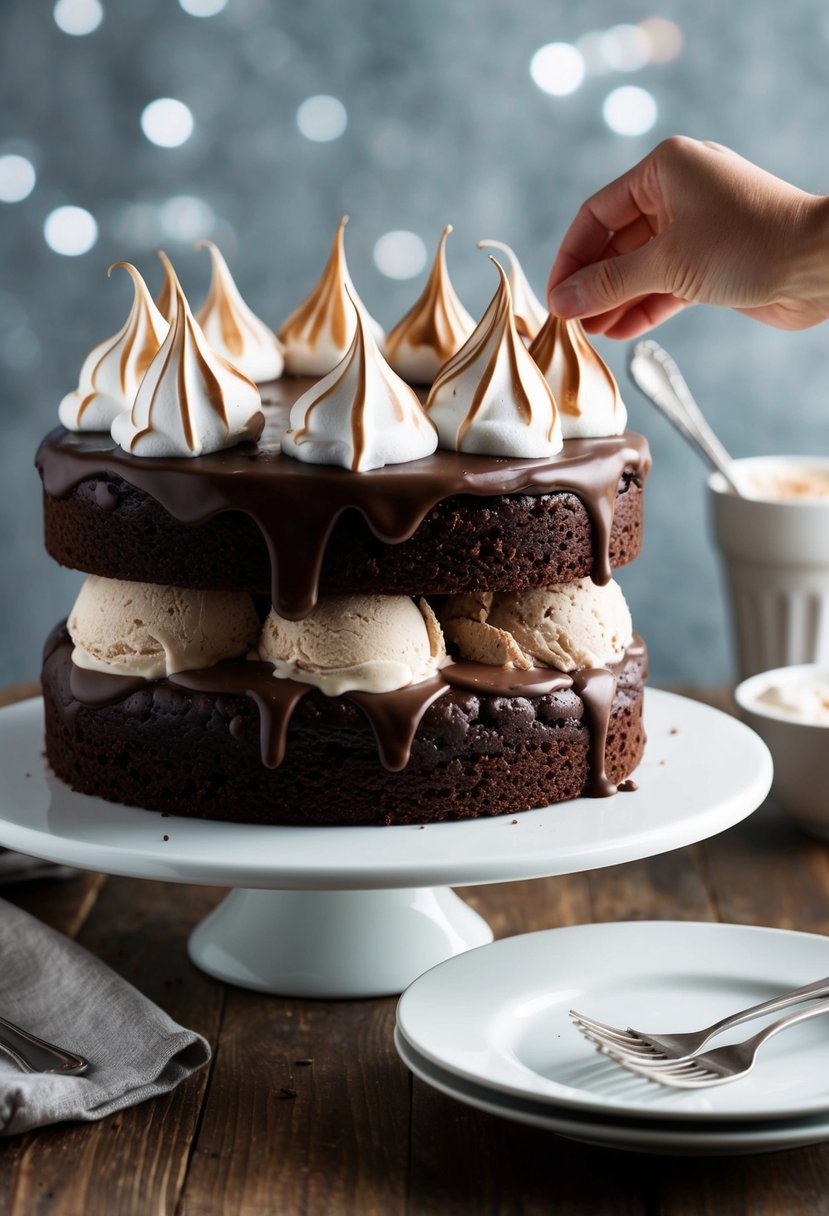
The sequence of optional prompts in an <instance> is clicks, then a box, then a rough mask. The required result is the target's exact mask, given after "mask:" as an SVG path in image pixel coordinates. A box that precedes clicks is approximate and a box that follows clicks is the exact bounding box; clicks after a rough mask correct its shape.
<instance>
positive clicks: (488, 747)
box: [37, 224, 650, 825]
mask: <svg viewBox="0 0 829 1216" xmlns="http://www.w3.org/2000/svg"><path fill="white" fill-rule="evenodd" d="M449 231H451V229H447V230H445V231H444V233H443V236H442V237H441V240H440V243H439V246H438V252H437V256H436V259H435V264H434V266H433V269H432V272H431V274H430V276H429V279H428V282H427V284H426V287H425V288H424V292H423V295H422V296H421V297H420V299H419V300H418V301H417V302H416V304H415V305H414V306H413V308H412V309H411V310H410V312H409V313H407V314H406V316H405V317H404V318H403V319H402V320H401V321H400V322H399V323H398V324H397V325H396V326H395V327H394V329H393V330H392V331H391V333H390V335H389V339H388V340H387V339H385V338H384V335H383V332H382V330H381V329H380V327H379V326H378V324H377V322H376V321H374V320H373V319H372V318H370V317H369V316H368V313H367V312H366V310H365V306H364V305H363V304H362V302H361V300H360V299H359V297H358V295H357V293H356V291H355V289H354V287H353V284H352V282H351V279H350V277H349V274H348V270H347V267H346V264H345V256H344V250H343V224H341V225H340V227H339V228H338V231H337V235H336V237H335V241H334V246H333V249H332V252H331V256H330V258H329V261H328V264H327V266H326V268H325V271H324V273H323V276H322V278H321V280H320V282H319V284H318V285H317V287H316V288H315V290H314V291H313V292H312V293H311V295H310V296H309V297H308V299H307V300H306V301H305V302H304V303H303V304H302V305H301V306H300V307H299V308H298V309H297V310H296V312H295V313H294V314H293V315H292V316H291V317H290V318H289V319H288V321H286V322H285V324H284V325H283V326H282V327H281V329H280V330H279V335H278V337H277V336H276V335H274V334H273V333H272V331H270V330H269V329H268V327H267V326H265V325H264V323H263V322H261V321H260V320H259V319H258V318H257V317H255V316H254V314H253V313H251V312H250V310H249V309H248V308H247V306H246V305H245V304H244V301H243V300H242V298H241V296H240V294H239V292H238V289H237V288H236V286H235V284H234V283H233V280H232V278H231V277H230V272H229V270H228V268H227V266H226V265H225V263H224V261H223V259H222V258H221V255H220V254H219V252H218V250H216V249H215V247H212V246H209V249H210V254H211V257H212V261H213V279H212V283H211V288H210V293H209V296H208V298H207V301H206V302H205V304H204V306H203V307H202V308H201V309H200V310H199V312H198V314H197V317H198V319H196V317H194V315H193V313H192V312H191V311H190V308H189V305H188V303H187V300H186V298H185V296H184V293H183V291H182V289H181V286H180V284H179V283H178V280H177V278H176V276H175V272H174V271H173V269H172V267H171V266H170V264H169V262H167V261H166V259H165V274H166V279H165V287H164V290H163V292H162V295H161V296H160V297H159V302H158V305H156V304H154V303H153V301H152V299H151V297H150V295H149V293H148V291H147V288H146V286H145V284H144V282H143V279H142V278H141V276H140V275H139V273H138V271H137V270H135V269H134V268H133V267H127V269H128V271H129V273H130V275H131V277H132V280H133V285H134V289H135V299H134V304H133V307H132V310H131V312H130V315H129V317H128V319H127V321H126V322H125V324H124V326H123V328H122V329H121V330H120V331H119V333H118V334H116V335H115V336H114V337H113V338H111V339H108V340H107V341H106V342H104V343H101V345H100V346H98V347H96V348H95V350H93V352H92V354H91V355H90V356H89V357H88V359H87V360H86V362H85V364H84V367H83V369H82V371H81V377H80V384H79V387H78V389H77V390H76V391H75V392H73V393H70V394H68V395H67V397H66V398H64V401H63V402H62V403H61V407H60V419H61V422H62V424H63V426H62V427H60V428H58V429H56V430H54V431H52V432H51V433H50V434H49V435H47V437H46V438H45V439H44V441H43V443H42V444H41V446H40V449H39V451H38V456H37V466H38V470H39V472H40V475H41V478H42V481H43V491H44V512H45V532H46V547H47V550H48V551H49V553H50V554H51V555H52V556H53V557H54V558H55V559H56V560H57V561H59V562H61V563H62V564H63V565H66V566H70V567H73V568H75V569H79V570H82V571H84V572H85V573H86V574H87V575H88V578H87V580H86V582H85V584H84V586H83V588H82V591H81V593H80V596H79V598H78V601H77V602H76V604H75V606H74V608H73V610H72V611H71V613H70V614H69V618H68V620H67V622H66V623H64V624H61V625H58V626H57V627H56V628H55V630H54V631H53V633H52V635H51V636H50V638H49V640H48V642H47V645H46V650H45V655H44V665H43V690H44V702H45V709H46V750H47V756H48V759H49V762H50V764H51V766H52V768H53V770H54V772H55V773H56V774H57V776H58V777H60V778H61V779H62V780H64V781H65V782H67V783H68V784H69V785H71V786H72V788H74V789H76V790H80V791H82V792H85V793H90V794H97V795H99V796H101V797H103V798H105V799H108V800H110V801H114V802H120V803H125V804H127V805H133V806H140V807H144V808H147V809H150V810H157V811H164V812H167V813H172V814H177V815H189V816H196V817H201V818H205V819H223V820H232V821H238V822H258V823H283V824H315V823H316V824H343V825H346V824H347V825H356V824H368V823H389V824H391V823H400V824H403V823H427V822H430V821H436V820H442V819H447V818H453V819H462V818H472V817H477V816H482V815H497V814H503V813H513V812H516V811H521V810H525V809H528V808H530V807H535V806H543V805H547V804H550V803H556V802H562V801H565V800H568V799H572V798H576V797H578V796H580V795H583V794H587V795H592V796H605V795H608V794H611V793H615V791H616V789H617V787H618V785H619V783H620V782H623V781H624V780H625V779H626V778H628V777H629V775H630V774H631V772H632V771H633V770H634V769H635V767H636V766H637V764H638V763H639V760H640V758H641V755H642V749H643V746H644V734H643V728H642V704H643V695H644V682H645V677H646V674H647V672H646V669H647V657H646V650H645V646H644V643H643V642H642V640H641V639H640V638H639V637H638V636H636V635H635V634H634V633H633V629H632V624H631V620H630V614H629V612H628V609H627V605H626V604H625V602H624V598H623V596H622V593H621V591H620V589H619V587H618V585H617V584H616V583H615V582H614V581H613V579H612V574H613V571H614V570H615V569H616V568H618V567H619V566H621V565H623V564H625V563H627V562H629V561H631V560H632V559H633V558H635V557H636V556H637V554H638V552H639V549H640V546H641V534H642V500H643V484H644V480H645V477H646V475H647V471H648V468H649V463H650V460H649V453H648V448H647V444H646V442H645V440H644V439H643V438H642V437H641V436H639V435H636V434H634V433H633V432H630V431H626V430H625V429H624V428H625V421H626V414H625V410H624V406H623V404H622V402H621V400H620V398H619V394H618V390H617V388H616V385H615V382H614V381H613V377H612V376H611V374H610V372H609V371H608V369H607V368H606V366H605V365H604V363H603V362H602V361H601V359H600V358H599V356H598V354H597V353H596V352H595V351H594V350H593V349H592V347H590V345H589V343H588V342H587V339H586V338H585V336H584V334H583V332H582V331H581V329H580V327H578V325H577V323H570V322H561V321H558V320H556V319H555V318H546V319H545V318H544V316H543V313H542V310H541V308H540V305H538V301H537V300H535V298H534V297H533V296H532V293H531V289H530V288H529V285H528V284H526V280H524V279H523V275H522V272H521V269H520V266H519V265H518V263H517V261H515V259H514V255H512V254H511V251H509V250H508V249H506V247H504V246H500V245H498V246H497V247H498V248H500V249H504V251H505V253H506V254H507V256H508V257H509V259H510V266H511V271H510V278H509V280H508V279H507V276H506V275H505V274H504V272H503V270H501V267H500V266H499V265H498V263H495V270H496V272H497V275H498V288H497V291H496V293H495V295H494V297H493V299H492V301H491V303H490V305H489V307H488V308H487V310H486V312H485V313H484V315H483V317H482V318H481V320H480V322H479V323H478V324H477V325H476V324H475V322H474V321H473V320H472V318H471V317H470V316H469V314H468V313H467V312H466V310H465V309H464V308H463V306H462V305H461V303H460V301H459V300H458V299H457V297H456V296H455V294H454V291H453V289H452V287H451V284H450V282H449V278H448V273H447V270H446V260H445V242H446V237H447V235H448V232H449ZM493 244H494V243H493ZM513 304H514V306H513ZM283 373H284V374H283ZM404 377H405V378H404ZM413 386H414V387H413ZM430 386H431V387H430Z"/></svg>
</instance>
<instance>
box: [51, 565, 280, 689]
mask: <svg viewBox="0 0 829 1216" xmlns="http://www.w3.org/2000/svg"><path fill="white" fill-rule="evenodd" d="M68 628H69V634H70V636H71V638H72V641H73V642H74V643H75V649H74V650H73V652H72V662H73V663H75V665H76V666H78V667H87V668H90V669H91V670H92V671H107V672H112V673H113V674H115V675H128V676H143V678H144V679H145V680H158V679H160V678H161V677H162V676H169V675H173V673H174V672H177V671H192V670H194V669H196V668H199V667H211V666H212V665H213V664H214V663H218V662H219V661H220V660H221V659H230V658H235V657H236V656H238V655H244V654H246V653H247V651H248V650H249V649H250V648H251V647H252V646H255V644H256V639H257V637H258V635H259V617H258V616H257V614H256V609H255V608H254V606H253V600H252V599H251V598H250V596H249V595H242V594H240V593H238V592H235V591H189V590H187V589H185V588H183V587H162V586H158V585H156V584H154V583H129V582H122V581H121V580H120V579H114V578H99V577H98V576H97V575H95V574H91V575H89V577H88V578H87V579H86V582H85V583H84V585H83V587H81V591H80V595H79V596H78V598H77V600H76V601H75V606H74V608H73V609H72V612H71V614H70V616H69V622H68Z"/></svg>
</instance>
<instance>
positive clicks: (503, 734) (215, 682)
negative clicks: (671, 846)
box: [43, 629, 647, 824]
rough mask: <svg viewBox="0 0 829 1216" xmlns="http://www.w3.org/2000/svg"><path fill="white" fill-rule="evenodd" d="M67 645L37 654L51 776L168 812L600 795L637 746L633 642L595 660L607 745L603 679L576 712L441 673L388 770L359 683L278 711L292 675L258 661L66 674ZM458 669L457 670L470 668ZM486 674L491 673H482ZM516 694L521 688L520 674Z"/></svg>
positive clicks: (639, 678) (243, 814) (371, 812)
mask: <svg viewBox="0 0 829 1216" xmlns="http://www.w3.org/2000/svg"><path fill="white" fill-rule="evenodd" d="M71 653H72V643H71V641H70V639H69V637H68V634H67V633H66V632H65V630H63V629H60V630H56V631H55V634H53V636H52V638H51V639H50V640H49V643H48V644H47V647H46V654H45V660H44V666H43V693H44V701H45V709H46V731H47V740H48V750H49V760H50V763H51V765H52V768H53V770H54V772H55V773H56V775H57V776H58V777H60V778H61V779H62V780H64V781H66V782H67V783H68V784H69V785H71V786H72V788H73V789H76V790H81V791H82V792H84V793H89V794H97V795H99V796H100V797H103V798H108V799H110V800H111V801H113V802H121V803H125V804H127V805H130V806H143V807H147V808H149V809H151V810H157V811H166V812H169V813H170V814H175V815H185V816H195V817H198V818H203V819H222V820H234V821H236V822H240V823H294V824H371V823H384V824H402V823H428V822H435V821H438V820H444V819H468V818H475V817H478V816H488V815H500V814H505V813H507V812H512V811H520V810H524V809H526V808H527V807H528V806H545V805H547V804H549V803H555V802H562V801H564V800H566V799H569V798H576V797H578V796H579V795H580V794H583V793H586V792H587V793H590V792H607V791H606V790H605V791H602V789H601V785H602V783H605V782H607V783H612V784H613V786H614V788H615V785H616V784H617V783H618V782H620V781H622V780H623V779H624V778H625V777H627V776H628V775H629V774H630V773H631V772H632V771H633V770H634V769H635V768H636V766H637V764H638V763H639V761H640V759H641V756H642V751H643V748H644V741H645V738H644V731H643V728H642V702H643V694H644V681H645V677H646V674H647V658H646V653H645V649H644V646H643V645H642V644H641V641H638V640H637V644H635V645H634V646H632V647H630V648H629V650H628V653H627V655H626V656H625V658H624V660H623V661H622V662H621V663H619V664H615V665H614V666H613V667H612V668H610V671H611V674H612V676H613V677H614V678H615V689H611V694H610V695H611V702H610V706H609V708H610V714H609V721H608V725H607V739H606V746H601V741H600V742H599V746H598V748H597V746H596V744H597V734H598V735H601V733H602V727H601V725H600V724H599V721H600V719H601V708H600V701H601V697H602V695H605V693H606V690H605V692H599V698H598V700H597V701H596V702H595V705H596V711H597V712H596V716H595V717H594V719H593V721H592V722H591V720H590V713H589V712H588V711H586V709H585V701H584V700H583V699H582V696H580V695H579V694H578V693H576V691H574V689H573V688H572V687H569V688H562V689H558V690H556V691H553V692H550V693H545V694H542V695H540V696H533V695H529V696H502V695H501V696H499V695H497V694H495V693H493V692H488V693H482V692H474V691H471V690H469V689H465V688H461V687H457V686H454V685H451V684H450V685H449V687H448V688H447V689H446V690H445V691H444V692H443V695H441V696H438V697H437V699H435V700H432V701H431V703H428V704H426V706H425V708H424V709H423V711H422V717H420V718H419V720H418V722H417V727H416V730H415V731H414V733H413V738H412V742H411V750H410V753H409V755H408V758H407V760H406V763H405V766H404V767H402V768H400V769H398V770H397V771H395V770H391V769H389V768H387V767H385V766H384V765H383V764H382V763H381V760H380V757H379V755H378V735H379V736H380V743H381V745H382V743H383V742H384V740H383V732H384V724H383V722H382V720H378V719H376V718H374V719H372V718H370V717H369V716H368V714H367V713H366V698H367V697H369V698H370V697H371V696H372V694H356V695H355V696H354V697H353V699H351V698H349V697H347V696H341V697H327V696H324V695H323V694H322V693H321V692H319V691H317V690H316V689H312V688H310V686H309V685H296V686H295V690H294V691H295V692H298V693H299V698H300V699H299V700H298V701H297V702H296V703H295V704H294V706H293V710H292V712H290V711H289V712H286V701H285V700H284V699H283V698H282V697H279V698H278V699H276V698H277V693H278V692H279V693H282V694H284V693H285V691H286V690H285V689H284V688H280V689H277V686H282V685H284V684H286V683H291V682H290V681H276V680H274V678H273V675H272V672H271V671H270V669H267V668H265V665H264V664H250V663H244V662H243V661H237V662H235V663H234V662H232V661H231V662H230V663H227V664H222V665H219V667H217V668H213V669H211V670H210V671H209V672H203V673H198V675H196V673H193V672H187V673H184V675H183V677H182V678H181V682H179V680H178V679H177V677H172V678H171V679H162V680H157V681H152V682H149V683H148V682H145V681H130V680H128V679H127V680H124V679H123V678H122V677H118V676H110V675H105V674H99V673H93V672H86V671H79V669H77V668H75V669H74V670H73V665H72V662H71ZM458 666H459V667H463V665H462V664H458ZM468 666H469V669H470V674H473V675H474V674H478V675H479V674H480V670H479V669H478V672H477V673H475V671H474V665H471V664H470V665H468ZM239 668H243V670H242V672H241V673H240V671H239ZM447 670H448V671H449V672H450V673H451V668H450V669H447ZM553 674H554V673H551V672H548V673H547V675H548V676H550V675H553ZM73 676H74V678H73ZM79 676H80V678H79ZM446 678H447V680H451V679H452V675H451V674H449V675H448V676H447V677H446ZM460 678H461V679H462V678H463V676H462V675H461V677H460ZM490 678H491V679H492V680H493V683H495V682H497V678H498V672H497V669H496V670H495V671H494V672H493V674H492V676H491V677H490ZM240 680H241V685H240ZM188 685H190V686H191V687H188ZM199 685H201V688H200V687H199ZM193 686H195V687H193ZM240 686H241V687H248V688H250V689H251V693H250V694H246V693H245V692H241V691H240ZM491 686H492V685H491ZM417 688H419V689H420V692H419V694H418V695H417V696H416V697H414V698H412V697H411V696H410V698H409V701H410V704H409V705H408V706H406V707H404V709H405V711H407V712H408V713H409V714H410V716H411V717H412V719H414V718H416V716H417V713H418V711H419V710H420V709H421V705H422V703H423V702H426V701H428V699H429V697H430V696H434V693H435V689H434V688H433V687H431V686H429V687H427V688H424V687H423V686H422V685H420V686H417ZM73 690H74V691H73ZM401 691H402V692H404V693H409V694H411V693H412V692H414V690H413V689H404V690H401ZM527 691H528V692H530V693H532V691H533V689H532V687H531V685H529V684H528V688H527ZM582 691H583V690H582ZM385 695H386V696H387V697H393V696H394V694H385ZM78 696H80V697H82V698H83V699H84V701H85V702H86V703H83V702H82V701H79V700H78V699H77V698H78ZM374 698H375V700H377V699H378V698H377V694H374ZM108 701H109V703H107V702H108ZM263 724H264V729H263ZM385 732H386V739H385V744H386V748H387V753H386V762H387V763H399V762H400V759H401V757H400V756H396V755H395V746H396V743H395V740H396V739H398V738H399V737H400V736H398V735H395V733H394V728H393V726H392V725H390V724H388V723H387V724H386V726H385ZM403 733H405V732H403ZM591 748H592V752H591ZM280 752H282V753H283V758H282V760H281V763H279V765H278V766H276V767H268V766H267V765H266V764H265V763H264V762H263V753H264V758H265V759H267V758H268V754H269V753H270V756H271V757H272V758H275V756H276V755H277V754H279V753H280ZM595 787H599V788H595Z"/></svg>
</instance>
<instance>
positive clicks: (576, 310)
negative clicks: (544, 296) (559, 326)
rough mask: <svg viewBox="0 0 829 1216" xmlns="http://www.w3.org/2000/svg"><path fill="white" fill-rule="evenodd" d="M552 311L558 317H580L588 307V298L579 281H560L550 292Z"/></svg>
mask: <svg viewBox="0 0 829 1216" xmlns="http://www.w3.org/2000/svg"><path fill="white" fill-rule="evenodd" d="M549 304H550V312H553V313H555V315H556V316H557V317H580V316H581V315H582V313H583V312H584V311H585V308H586V300H585V298H584V293H583V292H582V289H581V286H580V285H579V284H578V283H567V282H565V283H560V284H559V285H558V287H554V288H553V290H552V291H551V292H550V298H549Z"/></svg>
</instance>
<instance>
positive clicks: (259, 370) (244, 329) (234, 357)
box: [196, 241, 285, 384]
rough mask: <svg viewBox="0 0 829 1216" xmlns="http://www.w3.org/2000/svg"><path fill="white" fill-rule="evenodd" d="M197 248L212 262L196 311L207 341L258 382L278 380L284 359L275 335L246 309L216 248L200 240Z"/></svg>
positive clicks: (210, 243) (211, 243)
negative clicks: (205, 251)
mask: <svg viewBox="0 0 829 1216" xmlns="http://www.w3.org/2000/svg"><path fill="white" fill-rule="evenodd" d="M196 248H197V249H201V248H205V249H208V250H209V252H210V257H211V259H212V262H213V276H212V278H211V281H210V291H209V293H208V296H207V299H206V300H205V302H204V304H202V306H201V308H200V309H199V311H198V312H197V313H196V320H197V321H198V323H199V325H201V327H202V330H203V331H204V336H205V337H206V338H207V341H208V342H209V343H210V345H211V346H212V347H213V349H214V350H215V351H218V352H219V354H220V355H222V356H223V357H224V358H225V359H227V361H228V362H229V363H232V364H233V366H234V367H238V368H239V371H240V372H244V373H245V375H246V376H249V377H250V379H251V380H253V381H255V382H256V383H257V384H263V383H265V381H267V380H276V379H278V377H279V376H281V375H282V369H283V367H284V366H285V359H284V357H283V354H282V346H281V344H280V342H279V339H278V338H277V336H276V334H275V333H274V332H273V331H272V330H271V329H270V328H269V327H268V326H267V325H266V324H265V322H264V321H260V320H259V318H258V317H257V316H256V314H255V313H253V312H252V311H251V310H250V308H248V306H247V304H246V303H245V301H244V300H243V299H242V296H241V294H240V292H239V288H238V287H237V286H236V284H235V282H234V281H233V276H232V275H231V273H230V270H229V269H228V266H227V262H226V261H225V260H224V258H223V257H222V254H221V252H220V250H219V249H218V247H217V246H216V245H214V244H213V242H212V241H199V242H198V243H197V245H196Z"/></svg>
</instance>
